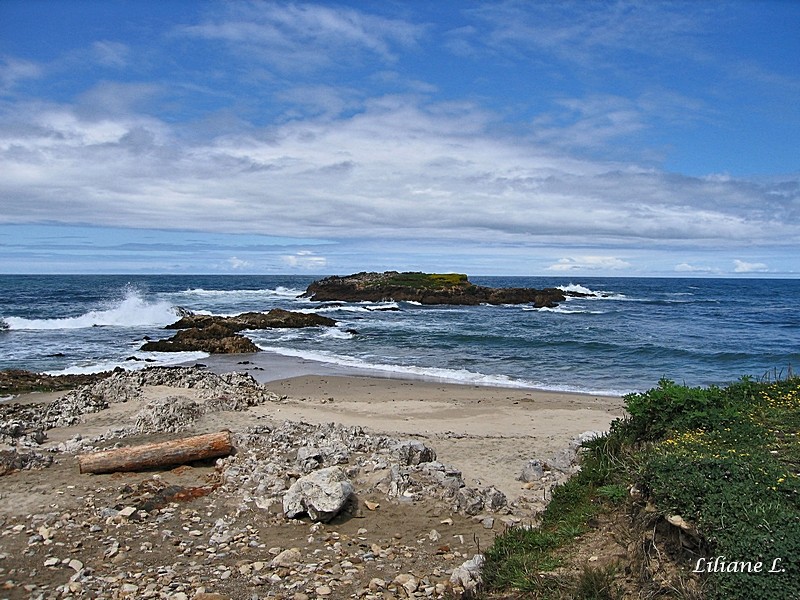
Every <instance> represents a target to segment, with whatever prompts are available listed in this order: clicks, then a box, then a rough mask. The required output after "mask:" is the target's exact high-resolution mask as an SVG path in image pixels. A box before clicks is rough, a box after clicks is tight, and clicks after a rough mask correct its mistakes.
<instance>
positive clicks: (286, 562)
mask: <svg viewBox="0 0 800 600" xmlns="http://www.w3.org/2000/svg"><path fill="white" fill-rule="evenodd" d="M302 558H303V555H302V554H301V553H300V548H289V549H288V550H284V551H283V552H281V553H280V554H278V556H276V557H275V558H273V559H272V563H271V564H272V566H273V567H291V566H292V565H295V564H297V563H299V562H300V560H301V559H302Z"/></svg>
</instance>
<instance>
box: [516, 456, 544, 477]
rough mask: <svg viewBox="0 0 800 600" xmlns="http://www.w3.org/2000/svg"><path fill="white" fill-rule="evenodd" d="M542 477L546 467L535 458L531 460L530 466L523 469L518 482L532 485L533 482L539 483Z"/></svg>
mask: <svg viewBox="0 0 800 600" xmlns="http://www.w3.org/2000/svg"><path fill="white" fill-rule="evenodd" d="M542 477H544V465H542V461H540V460H539V459H536V458H534V459H533V460H529V461H528V464H527V465H525V466H524V467H523V468H522V473H521V474H520V476H519V477H517V480H519V481H523V482H525V483H530V482H531V481H539V480H540V479H541V478H542Z"/></svg>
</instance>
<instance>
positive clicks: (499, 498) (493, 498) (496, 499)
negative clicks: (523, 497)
mask: <svg viewBox="0 0 800 600" xmlns="http://www.w3.org/2000/svg"><path fill="white" fill-rule="evenodd" d="M481 495H482V496H483V505H484V507H485V508H486V509H487V510H498V509H500V508H503V507H504V506H506V504H508V500H507V499H506V495H505V494H504V493H503V492H501V491H500V490H498V489H497V488H496V487H494V486H492V487H489V488H486V489H484V490H483V492H482V494H481Z"/></svg>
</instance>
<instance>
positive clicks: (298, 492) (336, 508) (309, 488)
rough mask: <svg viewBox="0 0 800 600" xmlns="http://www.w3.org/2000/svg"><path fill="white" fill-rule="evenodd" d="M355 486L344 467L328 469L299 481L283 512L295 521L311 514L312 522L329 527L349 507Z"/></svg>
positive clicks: (294, 486) (289, 495) (294, 485)
mask: <svg viewBox="0 0 800 600" xmlns="http://www.w3.org/2000/svg"><path fill="white" fill-rule="evenodd" d="M352 493H353V484H352V483H350V481H349V480H348V479H347V475H346V474H345V472H344V469H342V468H341V467H328V468H327V469H320V470H319V471H314V472H313V473H310V474H308V475H306V476H304V477H301V478H300V479H298V480H297V481H296V482H295V483H294V484H292V486H291V487H290V488H289V490H288V491H287V492H286V495H285V496H284V497H283V512H284V514H285V515H286V516H287V517H289V518H290V519H293V518H295V517H298V516H300V515H302V514H303V513H306V514H308V516H309V517H310V518H311V520H312V521H319V522H322V523H327V522H328V521H330V520H331V519H333V517H335V516H336V515H337V514H339V512H340V511H341V510H342V508H344V506H345V504H347V500H348V499H349V498H350V495H351V494H352Z"/></svg>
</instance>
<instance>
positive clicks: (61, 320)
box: [0, 275, 800, 394]
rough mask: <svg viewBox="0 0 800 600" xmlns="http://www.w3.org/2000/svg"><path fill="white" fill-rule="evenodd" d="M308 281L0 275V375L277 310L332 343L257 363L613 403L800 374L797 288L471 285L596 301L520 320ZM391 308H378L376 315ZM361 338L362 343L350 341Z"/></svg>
mask: <svg viewBox="0 0 800 600" xmlns="http://www.w3.org/2000/svg"><path fill="white" fill-rule="evenodd" d="M314 279H316V277H311V276H309V277H300V276H263V277H257V276H243V277H236V276H91V275H79V276H12V275H4V276H0V318H2V319H3V322H4V323H5V324H6V325H7V326H8V328H7V329H5V330H2V331H0V369H5V368H25V369H32V370H38V371H48V372H87V371H97V370H104V369H108V368H112V367H114V366H117V365H122V366H125V367H126V368H136V367H140V366H142V365H144V364H150V363H144V360H149V361H155V362H156V363H160V364H165V363H174V362H182V361H192V360H199V359H202V358H204V357H205V355H203V354H200V353H196V354H179V355H172V354H161V353H143V352H141V351H139V350H138V348H139V347H140V346H141V344H142V340H143V338H144V337H145V336H149V337H151V338H161V337H167V335H169V334H170V333H171V332H165V331H163V330H162V327H163V326H164V325H167V324H169V323H171V322H173V321H174V320H176V319H177V316H176V313H175V307H183V308H188V309H190V310H193V311H197V312H205V313H211V314H235V313H239V312H244V311H249V310H269V309H270V308H274V307H281V308H287V309H291V310H303V311H309V312H319V313H323V314H326V315H327V316H330V317H332V318H334V319H336V320H337V321H338V322H339V325H338V327H337V328H335V329H304V330H275V331H258V332H251V333H249V334H248V335H249V336H250V337H251V338H252V339H253V340H254V341H255V342H256V343H257V344H258V345H259V346H260V347H262V348H263V349H264V350H268V351H270V352H276V353H279V354H283V355H287V356H297V357H302V358H305V359H308V358H311V359H315V360H319V361H323V362H328V363H333V364H337V365H345V366H352V367H357V368H360V369H363V368H369V369H372V370H374V371H375V372H376V373H377V372H380V373H383V374H396V375H397V376H403V375H407V376H425V377H438V378H443V379H447V380H453V381H460V382H464V383H478V384H495V385H514V386H529V387H539V388H546V389H556V390H571V391H590V392H605V393H616V394H622V393H626V392H629V391H637V390H644V389H648V388H650V387H653V386H654V385H655V384H656V383H657V381H658V379H660V378H661V377H667V378H670V379H673V380H676V381H678V382H682V383H683V382H685V383H687V384H689V385H709V384H725V383H728V382H731V381H734V380H736V379H738V378H740V377H742V376H751V377H756V378H761V377H764V376H770V377H775V376H776V375H783V376H785V375H786V374H787V372H788V370H789V369H791V368H795V369H796V368H797V366H798V365H800V308H798V305H799V303H798V300H800V281H799V280H764V279H645V278H643V279H636V278H582V279H579V280H578V279H575V280H570V279H562V278H552V277H547V278H544V277H513V278H509V277H503V278H501V277H496V278H494V277H472V280H473V281H474V282H475V283H479V284H484V285H492V286H497V287H505V286H513V287H519V286H529V287H550V286H561V287H563V288H565V289H576V290H580V291H585V292H592V293H593V294H594V295H593V296H592V297H590V298H581V299H571V300H569V301H568V302H566V303H564V304H562V305H561V306H560V307H558V308H556V309H552V310H548V309H542V310H535V309H533V308H532V307H530V306H476V307H461V306H420V305H414V304H410V303H405V302H400V303H381V304H375V303H356V304H345V305H330V304H323V305H320V304H318V303H312V302H309V301H308V300H306V299H303V298H299V297H298V296H299V295H300V294H301V293H302V292H303V291H304V290H305V288H306V286H307V285H308V284H309V283H310V282H311V281H313V280H314ZM387 308H389V309H397V310H378V309H387ZM353 332H356V333H353ZM132 358H138V359H140V360H139V361H133V360H131V359H132Z"/></svg>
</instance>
